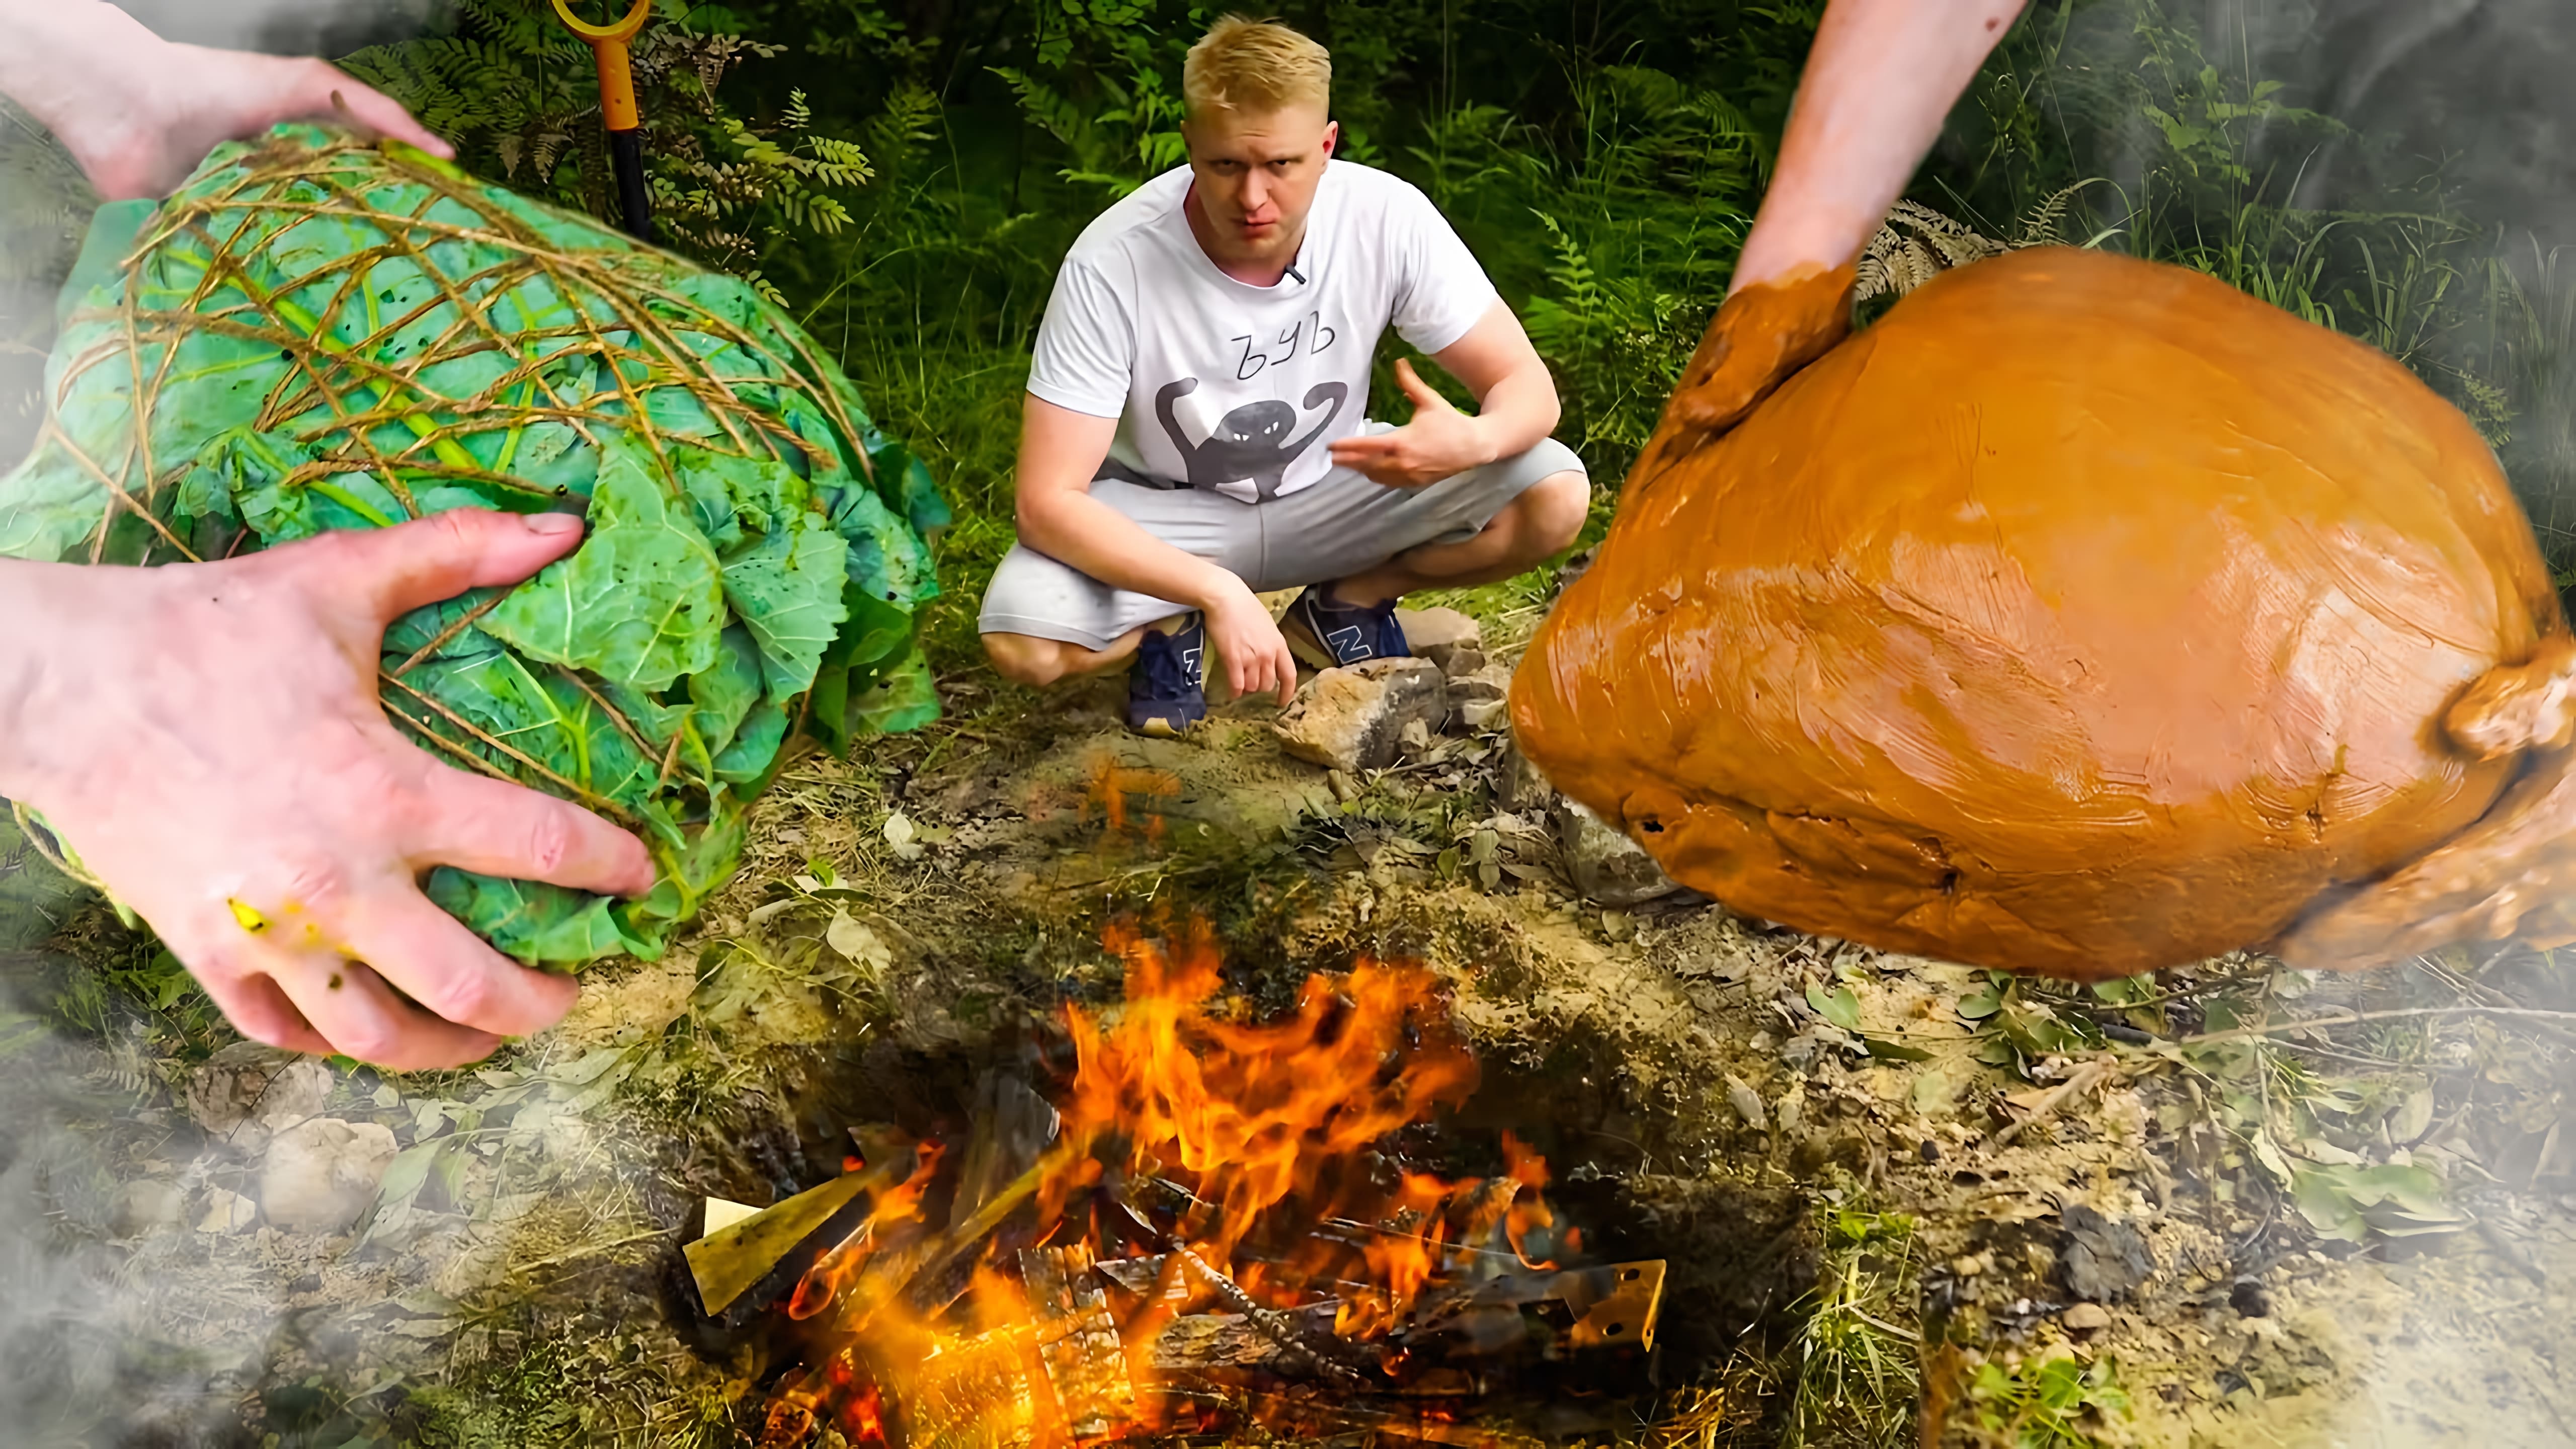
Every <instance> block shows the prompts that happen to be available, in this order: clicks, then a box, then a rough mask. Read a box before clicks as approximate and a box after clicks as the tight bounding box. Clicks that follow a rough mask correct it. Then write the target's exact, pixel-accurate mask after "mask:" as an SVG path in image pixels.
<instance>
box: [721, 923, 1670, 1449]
mask: <svg viewBox="0 0 2576 1449" xmlns="http://www.w3.org/2000/svg"><path fill="white" fill-rule="evenodd" d="M1110 945H1111V947H1112V948H1113V949H1114V950H1116V951H1117V952H1118V953H1119V954H1120V955H1121V956H1122V957H1123V958H1124V959H1125V961H1126V964H1127V980H1126V984H1127V991H1126V999H1125V1001H1124V1002H1123V1004H1121V1005H1120V1006H1118V1007H1117V1008H1114V1009H1112V1010H1110V1011H1106V1012H1102V1013H1098V1014H1094V1013H1090V1012H1086V1011H1083V1010H1080V1009H1068V1010H1067V1012H1066V1016H1065V1027H1066V1033H1067V1036H1068V1038H1069V1041H1070V1044H1071V1049H1072V1057H1073V1061H1074V1066H1073V1069H1072V1072H1071V1075H1070V1080H1069V1081H1067V1082H1066V1083H1065V1084H1064V1087H1063V1090H1062V1091H1061V1092H1060V1093H1059V1094H1058V1099H1057V1102H1056V1104H1053V1105H1051V1104H1050V1103H1049V1102H1048V1101H1047V1100H1045V1099H1044V1098H1042V1097H1041V1096H1040V1095H1039V1094H1038V1093H1037V1092H1036V1091H1034V1090H1033V1089H1031V1088H1030V1087H1028V1086H1027V1085H1025V1084H1023V1083H1021V1082H1019V1081H1017V1080H1015V1079H1013V1078H1010V1077H1007V1076H1001V1075H988V1076H987V1077H986V1078H985V1079H984V1081H983V1083H982V1085H981V1086H980V1087H979V1089H978V1094H977V1101H976V1104H975V1107H976V1110H975V1114H974V1125H973V1128H972V1130H971V1131H970V1132H969V1133H968V1134H967V1140H965V1141H964V1142H963V1143H962V1145H959V1146H958V1147H957V1150H955V1151H953V1152H952V1151H951V1150H949V1144H943V1143H940V1142H936V1141H913V1140H911V1139H908V1138H905V1137H903V1136H901V1135H900V1134H897V1133H892V1132H890V1131H885V1130H878V1131H876V1132H874V1133H854V1134H853V1135H854V1136H857V1137H860V1139H861V1140H862V1142H863V1143H864V1144H865V1146H864V1148H863V1151H864V1160H863V1161H862V1162H860V1163H859V1165H858V1166H857V1167H856V1169H855V1170H854V1171H852V1172H850V1173H849V1174H847V1175H845V1176H843V1177H842V1178H840V1179H838V1180H836V1181H834V1182H831V1183H827V1184H825V1185H824V1186H822V1187H818V1188H815V1189H813V1190H812V1191H810V1192H807V1193H804V1194H801V1195H799V1196H797V1197H795V1198H791V1199H789V1200H787V1201H786V1202H783V1203H780V1204H778V1205H777V1206H775V1207H772V1208H769V1209H767V1210H765V1211H762V1212H759V1213H755V1214H752V1215H750V1216H748V1217H744V1218H742V1219H740V1220H739V1221H734V1222H730V1223H729V1224H727V1225H726V1226H724V1227H722V1228H721V1229H719V1230H716V1231H712V1232H710V1233H709V1234H708V1235H707V1236H706V1237H704V1238H703V1239H701V1240H700V1241H699V1242H697V1243H694V1244H692V1245H690V1247H689V1249H688V1259H689V1264H690V1268H691V1271H692V1273H693V1274H694V1276H695V1278H696V1282H697V1285H698V1290H699V1294H700V1298H701V1300H702V1303H703V1306H704V1307H705V1309H706V1311H707V1312H708V1314H709V1315H710V1316H711V1317H714V1318H716V1319H718V1320H720V1321H723V1322H726V1323H729V1324H743V1323H748V1322H752V1321H754V1320H757V1319H760V1318H761V1317H762V1316H763V1315H779V1314H783V1315H784V1317H785V1318H786V1319H787V1320H788V1323H789V1329H788V1332H789V1333H790V1335H791V1337H792V1339H793V1342H794V1352H795V1357H796V1359H797V1363H796V1366H795V1367H794V1368H792V1369H790V1370H789V1371H788V1373H787V1374H786V1375H785V1376H784V1377H783V1378H782V1379H781V1380H780V1382H779V1384H778V1386H777V1388H776V1391H775V1396H774V1398H773V1399H772V1401H771V1408H770V1413H769V1419H768V1425H767V1433H766V1435H765V1440H764V1442H765V1443H767V1444H770V1445H777V1446H788V1445H801V1444H804V1443H807V1442H808V1441H810V1440H812V1439H813V1438H814V1437H815V1436H816V1434H817V1433H818V1432H820V1431H821V1430H822V1429H823V1428H824V1427H825V1426H829V1427H831V1428H833V1429H836V1430H837V1431H838V1432H839V1434H840V1435H841V1436H842V1437H843V1438H844V1439H846V1440H848V1441H849V1442H851V1443H853V1444H888V1445H895V1444H901V1445H907V1446H914V1449H927V1446H969V1445H974V1446H983V1445H994V1446H1000V1445H1012V1446H1021V1445H1026V1446H1061V1445H1071V1444H1077V1443H1088V1442H1099V1441H1106V1440H1112V1439H1119V1438H1124V1437H1127V1436H1130V1435H1155V1434H1171V1433H1195V1432H1202V1431H1208V1430H1216V1429H1223V1428H1227V1427H1231V1426H1237V1425H1244V1424H1258V1425H1261V1426H1263V1427H1266V1428H1268V1429H1270V1430H1273V1431H1275V1432H1283V1433H1300V1434H1329V1433H1335V1432H1341V1431H1345V1430H1349V1429H1355V1428H1369V1429H1376V1430H1379V1431H1383V1432H1391V1433H1394V1434H1397V1435H1399V1436H1409V1437H1414V1438H1419V1439H1426V1440H1435V1441H1440V1442H1449V1443H1467V1444H1475V1443H1487V1442H1493V1441H1495V1440H1497V1439H1499V1438H1502V1437H1507V1435H1505V1434H1504V1433H1503V1431H1500V1430H1498V1429H1488V1428H1482V1427H1476V1426H1474V1425H1473V1424H1472V1423H1471V1422H1470V1421H1471V1419H1472V1418H1473V1416H1475V1415H1477V1414H1478V1413H1480V1412H1481V1411H1483V1410H1484V1409H1485V1408H1486V1407H1487V1406H1488V1402H1489V1400H1490V1399H1491V1397H1492V1395H1493V1391H1494V1390H1495V1388H1496V1386H1497V1384H1498V1382H1500V1381H1501V1380H1502V1379H1503V1378H1504V1377H1505V1376H1507V1375H1508V1376H1509V1377H1511V1378H1512V1379H1513V1380H1515V1381H1516V1382H1517V1381H1526V1380H1528V1379H1529V1377H1530V1376H1531V1374H1532V1372H1533V1370H1545V1369H1548V1368H1550V1367H1552V1366H1567V1365H1578V1364H1579V1365H1581V1366H1582V1367H1583V1368H1584V1369H1585V1371H1586V1372H1587V1374H1588V1375H1589V1376H1590V1381H1591V1382H1593V1383H1594V1384H1595V1385H1596V1386H1597V1385H1598V1384H1600V1383H1604V1382H1607V1381H1608V1380H1607V1379H1606V1378H1604V1377H1603V1375H1605V1374H1607V1373H1609V1372H1611V1371H1613V1370H1617V1369H1621V1368H1633V1367H1636V1366H1638V1365H1640V1364H1642V1363H1643V1362H1644V1360H1645V1358H1646V1356H1647V1355H1648V1354H1650V1353H1651V1351H1652V1349H1653V1343H1654V1328H1655V1320H1656V1315H1657V1312H1658V1310H1659V1308H1660V1300H1661V1297H1662V1290H1663V1273H1664V1265H1663V1264H1662V1263H1660V1262H1646V1263H1614V1264H1597V1263H1596V1264H1587V1263H1585V1262H1584V1261H1582V1260H1581V1258H1580V1256H1579V1255H1580V1253H1581V1250H1582V1234H1581V1233H1580V1231H1579V1230H1577V1229H1575V1228H1573V1227H1571V1226H1567V1225H1565V1224H1563V1223H1561V1222H1560V1221H1559V1220H1558V1218H1557V1216H1556V1214H1555V1213H1554V1211H1553V1210H1551V1208H1550V1207H1549V1205H1548V1203H1547V1200H1546V1198H1545V1196H1544V1195H1543V1189H1544V1188H1545V1187H1546V1186H1547V1181H1548V1172H1547V1165H1546V1163H1545V1162H1544V1161H1543V1160H1542V1159H1541V1158H1540V1157H1539V1156H1538V1155H1537V1154H1536V1153H1535V1152H1532V1151H1530V1150H1529V1149H1528V1148H1527V1147H1525V1146H1524V1145H1523V1144H1522V1143H1520V1142H1519V1141H1517V1140H1515V1139H1513V1138H1512V1137H1511V1136H1510V1135H1509V1134H1505V1135H1504V1137H1503V1139H1502V1142H1501V1148H1502V1153H1503V1160H1504V1163H1505V1167H1504V1170H1503V1171H1502V1172H1501V1173H1499V1174H1497V1175H1495V1176H1492V1177H1489V1178H1449V1177H1444V1176H1440V1175H1436V1174H1433V1173H1430V1172H1425V1171H1421V1170H1418V1169H1413V1168H1409V1167H1407V1166H1406V1165H1405V1164H1404V1163H1403V1162H1402V1161H1401V1159H1400V1154H1398V1153H1396V1152H1394V1151H1392V1150H1391V1148H1390V1139H1391V1138H1392V1137H1394V1136H1396V1135H1397V1134H1399V1133H1401V1132H1402V1131H1403V1130H1404V1129H1406V1128H1408V1127H1413V1126H1416V1125H1418V1124H1425V1123H1428V1122H1430V1121H1431V1120H1432V1119H1433V1118H1434V1117H1435V1115H1436V1114H1438V1113H1439V1112H1440V1111H1442V1110H1443V1109H1454V1108H1456V1107H1458V1106H1459V1105H1460V1104H1462V1103H1463V1102H1465V1100H1466V1099H1467V1097H1468V1095H1469V1093H1470V1092H1472V1091H1473V1090H1474V1088H1475V1086H1476V1082H1477V1070H1476V1063H1475V1060H1474V1058H1473V1057H1472V1056H1471V1055H1470V1054H1469V1053H1468V1051H1467V1049H1466V1046H1465V1044H1464V1043H1463V1042H1461V1041H1460V1040H1459V1039H1458V1038H1457V1036H1456V1035H1455V1033H1454V1032H1453V1031H1452V1030H1451V1028H1450V1025H1449V1021H1448V1016H1447V1012H1446V1009H1445V1006H1444V1004H1443V1003H1442V1001H1441V1000H1440V998H1439V995H1438V992H1437V989H1436V987H1437V983H1436V982H1435V980H1434V979H1433V978H1432V976H1431V975H1430V974H1429V973H1428V972H1426V971H1423V970H1421V969H1419V968H1417V967H1412V966H1405V965H1390V964H1385V963H1380V962H1375V961H1362V962H1360V963H1358V964H1357V965H1355V966H1354V967H1353V968H1352V969H1351V970H1350V972H1349V973H1348V974H1346V975H1340V976H1321V975H1319V976H1315V977H1312V978H1310V979H1309V980H1308V981H1307V982H1306V985H1305V988H1304V990H1303V992H1302V993H1301V995H1300V998H1299V1000H1298V1003H1297V1006H1296V1008H1295V1009H1294V1010H1293V1011H1291V1012H1289V1013H1287V1014H1286V1015H1284V1016H1283V1017H1281V1018H1279V1019H1277V1020H1274V1021H1267V1022H1255V1021H1251V1020H1248V1019H1247V1017H1248V1012H1247V1010H1246V1007H1245V1004H1244V1003H1243V1002H1241V1001H1240V1000H1239V999H1235V998H1230V997H1226V996H1224V995H1223V994H1222V988H1223V983H1222V981H1221V978H1220V976H1219V973H1218V970H1217V957H1216V951H1215V947H1214V943H1213V939H1212V937H1211V935H1210V934H1209V932H1207V931H1206V930H1205V929H1204V928H1199V929H1195V930H1193V931H1192V932H1191V933H1190V934H1189V935H1188V937H1187V938H1186V940H1185V941H1184V942H1183V944H1182V946H1181V949H1180V950H1179V951H1178V952H1177V953H1171V952H1167V951H1166V950H1165V949H1164V947H1163V946H1162V945H1160V944H1158V943H1157V942H1155V941H1153V940H1150V939H1147V938H1146V937H1144V936H1142V935H1140V934H1138V933H1136V932H1134V931H1132V930H1125V931H1119V932H1115V933H1113V934H1112V936H1111V938H1110ZM772 1321H775V1320H774V1318H773V1319H772Z"/></svg>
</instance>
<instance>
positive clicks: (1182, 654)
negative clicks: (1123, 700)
mask: <svg viewBox="0 0 2576 1449" xmlns="http://www.w3.org/2000/svg"><path fill="white" fill-rule="evenodd" d="M1206 661H1207V618H1206V616H1205V615H1202V614H1192V615H1190V617H1189V621H1188V622H1187V623H1185V624H1182V625H1181V626H1180V628H1179V629H1178V630H1177V631H1176V632H1174V633H1170V634H1166V633H1164V632H1162V631H1161V630H1159V629H1149V630H1147V631H1146V633H1145V637H1144V639H1143V641H1142V642H1140V643H1139V644H1137V646H1136V662H1135V663H1133V664H1131V665H1129V666H1127V728H1129V729H1131V730H1134V731H1136V732H1137V733H1138V734H1141V735H1160V736H1162V737H1164V738H1167V739H1168V738H1170V737H1171V736H1174V735H1177V734H1179V733H1180V732H1181V731H1183V730H1185V729H1188V728H1189V727H1190V726H1192V725H1194V724H1197V723H1198V722H1199V721H1200V720H1203V719H1205V718H1207V679H1206Z"/></svg>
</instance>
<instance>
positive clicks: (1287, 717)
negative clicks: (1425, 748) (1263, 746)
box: [1272, 658, 1449, 774]
mask: <svg viewBox="0 0 2576 1449" xmlns="http://www.w3.org/2000/svg"><path fill="white" fill-rule="evenodd" d="M1448 714H1449V690H1448V685H1447V683H1446V682H1445V681H1444V680H1442V678H1441V676H1440V666H1438V665H1436V664H1434V663H1432V662H1431V661H1430V660H1428V659H1420V658H1414V659H1371V660H1367V661H1364V662H1362V663H1359V664H1353V665H1349V666H1346V667H1344V668H1340V669H1326V670H1322V671H1320V672H1318V673H1317V674H1316V675H1315V677H1314V678H1312V679H1310V680H1308V681H1307V682H1306V685H1305V687H1304V688H1302V689H1300V690H1298V691H1297V698H1296V700H1295V701H1294V702H1293V703H1291V704H1290V705H1289V706H1288V708H1287V709H1285V710H1283V711H1281V712H1280V715H1279V722H1278V723H1277V724H1276V725H1274V726H1272V728H1274V729H1276V730H1277V731H1278V733H1279V742H1280V744H1281V745H1282V746H1283V747H1285V748H1286V750H1287V751H1288V753H1290V754H1292V755H1295V756H1296V757H1297V758H1299V759H1301V760H1309V761H1312V762H1313V763H1315V764H1318V765H1322V766H1324V767H1325V768H1326V769H1330V770H1340V771H1343V772H1345V773H1347V774H1356V773H1358V772H1359V771H1361V770H1383V769H1385V768H1386V767H1387V766H1389V765H1391V764H1394V763H1395V755H1396V750H1397V748H1398V747H1399V746H1400V745H1401V744H1402V743H1403V740H1404V727H1405V726H1406V725H1408V724H1418V725H1420V726H1421V727H1422V728H1423V730H1424V731H1425V732H1426V734H1427V732H1428V731H1430V730H1432V729H1434V728H1437V727H1438V726H1439V725H1440V723H1441V722H1442V721H1443V720H1444V719H1446V718H1447V717H1448Z"/></svg>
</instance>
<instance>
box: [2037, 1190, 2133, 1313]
mask: <svg viewBox="0 0 2576 1449" xmlns="http://www.w3.org/2000/svg"><path fill="white" fill-rule="evenodd" d="M2058 1218H2059V1220H2060V1221H2061V1222H2063V1223H2064V1224H2065V1225H2066V1233H2065V1236H2063V1237H2062V1238H2060V1239H2059V1240H2058V1244H2057V1271H2058V1273H2059V1275H2060V1276H2061V1277H2063V1278H2064V1279H2065V1281H2066V1291H2067V1292H2069V1293H2072V1294H2074V1295H2075V1296H2076V1297H2078V1298H2081V1299H2084V1300H2085V1301H2087V1302H2092V1303H2117V1302H2119V1301H2120V1300H2122V1299H2124V1298H2126V1297H2128V1296H2129V1295H2130V1294H2132V1293H2135V1292H2137V1291H2138V1289H2139V1287H2140V1286H2142V1285H2143V1284H2145V1282H2146V1281H2147V1279H2148V1277H2149V1276H2150V1275H2151V1274H2153V1273H2154V1272H2155V1270H2156V1261H2155V1257H2154V1255H2153V1254H2151V1253H2150V1252H2148V1251H2147V1237H2146V1234H2144V1233H2141V1232H2139V1231H2138V1228H2137V1225H2136V1224H2134V1223H2131V1222H2129V1221H2127V1220H2126V1219H2123V1218H2115V1217H2111V1216H2109V1215H2108V1214H2106V1213H2103V1212H2101V1211H2099V1210H2098V1209H2095V1208H2093V1207H2090V1206H2087V1205H2086V1204H2084V1203H2080V1202H2077V1203H2068V1204H2067V1205H2066V1208H2065V1210H2064V1211H2062V1212H2061V1213H2059V1214H2058Z"/></svg>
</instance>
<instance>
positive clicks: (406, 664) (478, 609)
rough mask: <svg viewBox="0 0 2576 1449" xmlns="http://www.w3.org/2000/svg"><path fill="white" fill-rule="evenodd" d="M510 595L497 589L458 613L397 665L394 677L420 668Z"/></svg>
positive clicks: (503, 590)
mask: <svg viewBox="0 0 2576 1449" xmlns="http://www.w3.org/2000/svg"><path fill="white" fill-rule="evenodd" d="M508 597H510V591H509V590H508V589H499V590H495V591H494V592H493V595H492V597H490V598H488V599H485V600H484V601H483V602H481V603H479V604H476V605H475V606H474V607H473V608H470V609H468V610H466V611H465V612H464V613H463V614H461V615H458V616H457V620H456V622H455V623H453V624H450V625H448V626H447V627H446V628H444V629H441V630H439V631H438V633H437V634H436V635H435V636H433V637H432V638H431V639H430V641H429V642H428V643H426V644H423V645H422V646H420V647H419V648H418V649H415V650H413V651H412V655H411V657H410V658H409V659H406V660H404V661H403V662H402V663H400V664H397V665H395V666H394V678H396V679H400V678H402V677H403V676H404V675H406V674H409V673H411V672H412V671H413V670H414V669H417V668H419V667H420V664H421V662H422V661H423V660H425V659H427V658H429V656H431V655H433V654H435V653H437V652H438V651H439V650H441V649H444V648H446V647H447V646H448V645H449V644H451V643H453V642H455V639H456V636H457V635H459V634H462V633H464V632H465V631H466V630H468V629H471V628H473V627H474V624H475V621H477V620H479V619H481V618H482V617H483V616H484V615H486V614H488V613H491V612H492V611H493V610H494V609H497V608H499V607H500V606H501V601H502V600H503V599H506V598H508Z"/></svg>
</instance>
